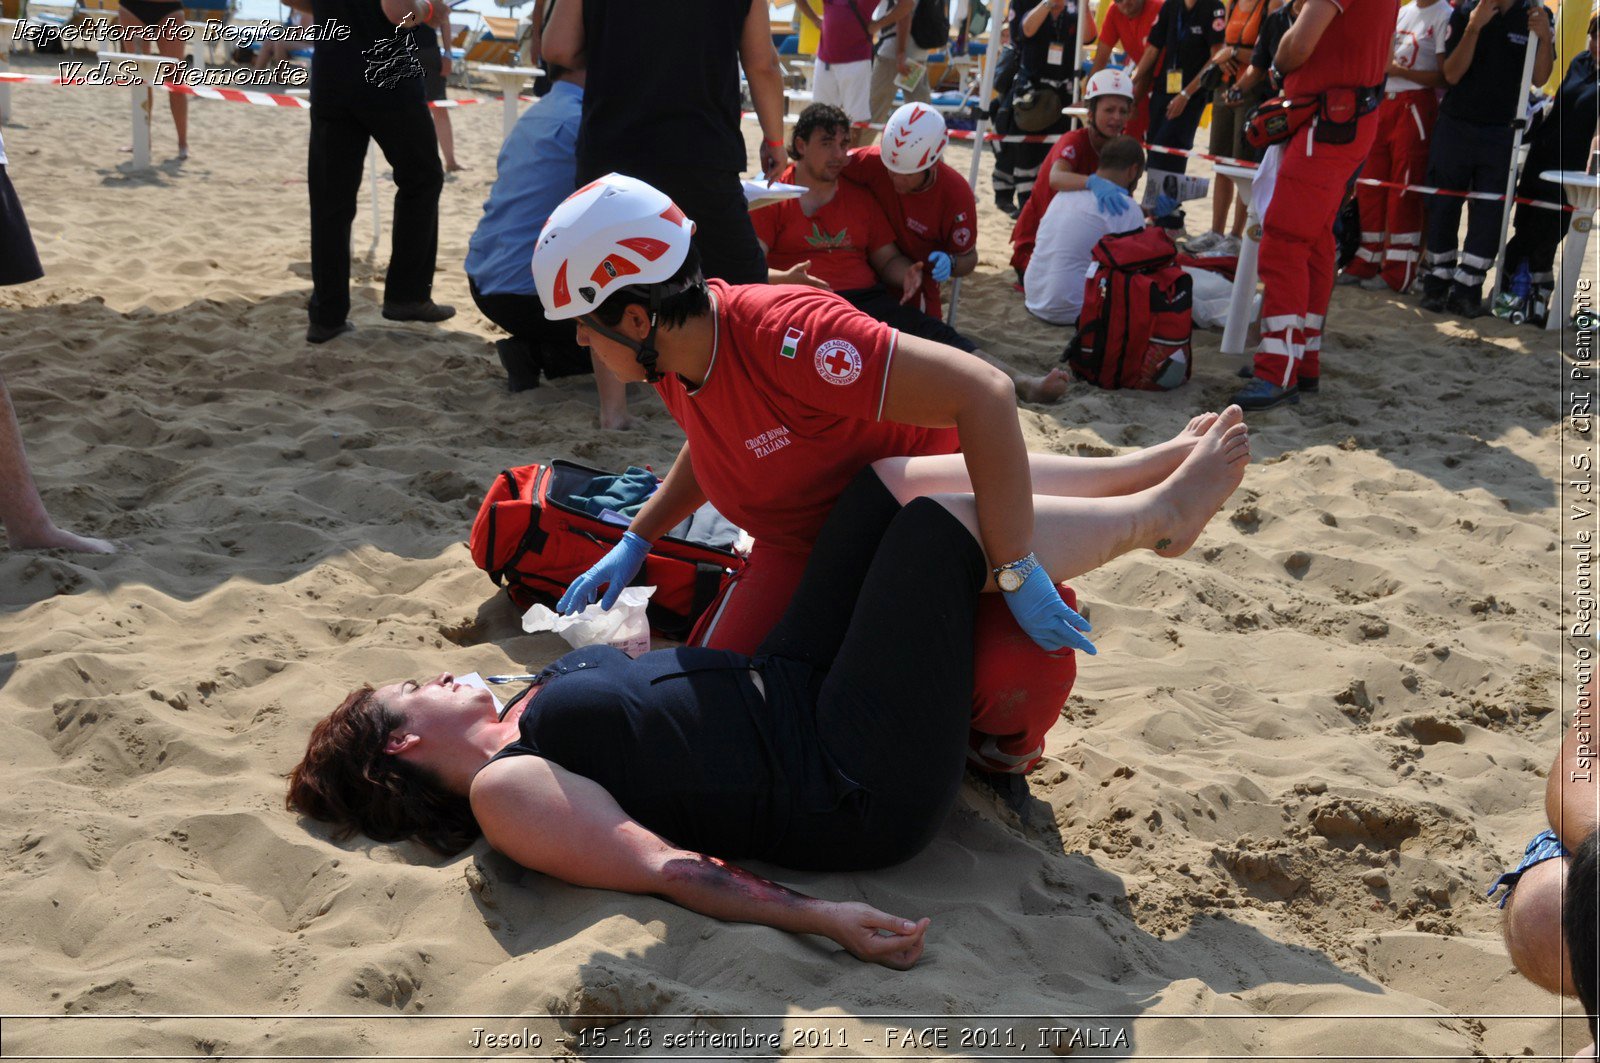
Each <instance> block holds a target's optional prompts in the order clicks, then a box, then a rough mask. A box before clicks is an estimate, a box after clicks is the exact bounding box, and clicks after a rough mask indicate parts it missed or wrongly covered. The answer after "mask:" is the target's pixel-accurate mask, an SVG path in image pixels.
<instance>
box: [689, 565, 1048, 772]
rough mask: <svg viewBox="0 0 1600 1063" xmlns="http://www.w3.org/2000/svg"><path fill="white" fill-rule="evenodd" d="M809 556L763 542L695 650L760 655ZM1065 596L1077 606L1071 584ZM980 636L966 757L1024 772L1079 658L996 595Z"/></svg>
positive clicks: (985, 602)
mask: <svg viewBox="0 0 1600 1063" xmlns="http://www.w3.org/2000/svg"><path fill="white" fill-rule="evenodd" d="M806 559H807V555H805V554H800V553H791V552H788V551H783V550H774V549H771V548H770V547H767V546H765V545H763V544H762V543H759V542H758V543H757V544H756V546H755V549H754V550H752V551H751V553H750V561H749V563H748V564H747V565H745V567H744V569H743V571H741V572H740V573H739V575H738V576H737V577H736V578H735V579H734V580H733V582H732V583H730V584H729V585H728V586H727V587H726V588H725V589H724V590H723V593H722V595H721V596H720V597H719V598H718V599H717V600H716V601H715V602H713V603H712V604H711V607H710V608H709V609H707V610H706V614H705V616H704V617H703V618H702V619H701V621H700V624H699V625H698V626H697V627H696V628H695V630H694V633H693V634H691V635H690V636H689V643H690V645H693V646H705V647H708V648H710V649H716V650H732V651H734V652H736V653H750V654H753V653H755V652H756V650H757V648H759V647H760V645H761V642H762V640H764V639H765V638H766V637H767V633H768V632H770V631H771V630H772V628H773V627H774V626H775V625H776V624H777V622H778V620H779V618H780V617H782V615H783V611H784V610H785V609H786V608H788V605H789V599H790V598H792V597H793V596H794V591H795V588H796V587H798V586H799V585H800V577H801V576H802V575H803V574H804V572H805V567H806ZM1061 596H1062V597H1063V598H1064V599H1066V602H1067V604H1068V605H1071V606H1074V607H1075V606H1076V605H1077V596H1076V595H1074V594H1073V593H1072V590H1071V588H1069V587H1067V586H1066V585H1065V584H1062V586H1061ZM975 634H976V645H975V646H974V648H973V665H974V668H973V685H974V690H973V699H972V730H971V732H970V734H969V735H968V737H967V759H968V760H969V761H970V762H971V763H972V764H973V765H974V766H975V767H978V768H982V769H983V770H985V771H1002V772H1016V773H1019V774H1020V773H1026V772H1027V771H1028V770H1029V769H1030V768H1032V767H1033V766H1034V765H1035V764H1037V763H1038V762H1039V758H1040V757H1042V756H1043V755H1044V736H1045V733H1046V732H1048V731H1049V730H1050V728H1051V727H1053V726H1055V723H1056V721H1057V720H1059V719H1060V718H1061V708H1062V706H1064V705H1065V704H1066V703H1067V695H1068V694H1070V693H1071V692H1072V684H1073V681H1074V680H1075V679H1076V678H1077V675H1078V662H1077V656H1076V655H1075V654H1074V653H1072V652H1071V651H1063V652H1062V653H1061V654H1059V655H1056V654H1049V653H1046V652H1045V651H1044V650H1042V649H1040V648H1039V646H1038V645H1037V644H1036V643H1035V642H1034V641H1033V640H1032V639H1031V638H1029V637H1028V635H1027V633H1026V632H1024V631H1023V630H1022V628H1021V627H1019V626H1018V625H1017V622H1016V620H1015V619H1014V618H1013V617H1012V615H1011V610H1010V609H1009V608H1007V606H1006V603H1005V602H1004V601H1003V600H1002V596H1001V595H998V594H985V595H983V596H982V598H981V600H980V601H979V602H978V623H977V629H976V633H975Z"/></svg>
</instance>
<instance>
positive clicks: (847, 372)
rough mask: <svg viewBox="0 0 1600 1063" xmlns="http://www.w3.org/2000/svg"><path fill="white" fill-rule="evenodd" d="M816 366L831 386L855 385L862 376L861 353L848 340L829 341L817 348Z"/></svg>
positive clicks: (818, 372) (820, 374) (819, 374)
mask: <svg viewBox="0 0 1600 1063" xmlns="http://www.w3.org/2000/svg"><path fill="white" fill-rule="evenodd" d="M816 366H817V375H818V376H820V377H821V378H822V379H824V380H826V381H827V382H828V383H830V384H839V385H841V386H842V385H845V384H853V383H855V381H856V378H858V377H859V376H861V352H860V351H858V350H856V349H855V346H854V345H853V344H851V343H850V342H849V341H848V340H829V341H828V342H826V343H824V344H822V345H820V346H819V347H817V356H816Z"/></svg>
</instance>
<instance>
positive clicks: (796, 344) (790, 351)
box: [778, 328, 805, 358]
mask: <svg viewBox="0 0 1600 1063" xmlns="http://www.w3.org/2000/svg"><path fill="white" fill-rule="evenodd" d="M804 337H805V332H804V331H803V330H801V329H797V328H792V329H790V330H789V331H788V332H785V333H784V334H783V346H782V347H779V348H778V353H779V354H781V355H783V356H784V357H785V358H793V357H794V356H795V353H796V352H797V351H799V350H800V341H801V340H802V339H803V338H804Z"/></svg>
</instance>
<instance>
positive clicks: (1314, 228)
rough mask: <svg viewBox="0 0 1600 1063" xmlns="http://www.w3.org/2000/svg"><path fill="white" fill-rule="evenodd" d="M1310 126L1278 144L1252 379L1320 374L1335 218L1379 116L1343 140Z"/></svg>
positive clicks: (1284, 382) (1285, 382)
mask: <svg viewBox="0 0 1600 1063" xmlns="http://www.w3.org/2000/svg"><path fill="white" fill-rule="evenodd" d="M1313 128H1314V124H1313V123H1307V124H1306V125H1305V126H1303V127H1301V129H1300V131H1299V132H1298V133H1296V134H1295V135H1294V139H1292V140H1290V141H1289V142H1288V143H1286V144H1284V145H1283V159H1282V162H1281V164H1280V165H1279V167H1278V183H1277V188H1276V191H1274V192H1273V195H1272V201H1271V202H1270V203H1268V204H1267V216H1266V217H1265V218H1264V219H1262V226H1261V228H1262V234H1261V271H1260V272H1261V283H1262V288H1263V292H1262V296H1261V346H1260V347H1259V348H1257V349H1256V360H1255V370H1256V376H1258V377H1260V378H1261V379H1263V380H1269V381H1271V382H1272V383H1274V384H1277V385H1278V386H1279V387H1288V386H1289V385H1290V384H1293V383H1295V382H1296V381H1297V380H1299V378H1300V375H1301V374H1304V375H1305V376H1308V377H1314V376H1318V375H1320V373H1321V367H1320V365H1319V363H1318V356H1319V355H1320V353H1321V351H1322V326H1323V321H1324V318H1325V316H1326V314H1327V313H1328V300H1329V299H1330V298H1332V296H1333V267H1334V256H1335V253H1336V250H1337V249H1336V247H1335V244H1334V239H1333V222H1334V219H1335V218H1337V217H1338V215H1339V206H1340V204H1341V203H1342V202H1343V201H1344V196H1345V191H1346V190H1347V189H1348V188H1349V187H1350V180H1351V178H1352V177H1354V176H1355V172H1356V167H1358V166H1360V165H1361V161H1362V160H1363V159H1365V158H1366V157H1367V153H1368V152H1369V151H1371V150H1372V142H1373V140H1374V138H1375V137H1376V136H1377V132H1378V121H1377V115H1376V114H1368V115H1365V116H1363V117H1362V118H1361V120H1360V121H1359V123H1358V124H1357V126H1356V135H1355V139H1354V140H1352V141H1351V142H1350V143H1348V144H1321V143H1317V142H1316V141H1314V140H1313V139H1312V138H1311V132H1312V129H1313Z"/></svg>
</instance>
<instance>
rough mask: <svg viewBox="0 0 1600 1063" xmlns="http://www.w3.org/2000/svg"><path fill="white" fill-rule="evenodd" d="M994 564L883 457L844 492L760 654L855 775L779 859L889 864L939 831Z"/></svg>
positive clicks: (960, 749)
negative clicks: (807, 703) (809, 706)
mask: <svg viewBox="0 0 1600 1063" xmlns="http://www.w3.org/2000/svg"><path fill="white" fill-rule="evenodd" d="M985 570H986V562H985V561H984V555H983V550H982V548H981V547H979V545H978V543H977V541H976V540H974V539H973V537H972V534H971V533H970V532H969V531H967V529H966V527H965V526H964V525H963V524H962V523H961V522H960V521H959V520H957V519H956V518H955V517H954V516H953V515H952V514H951V513H950V512H949V511H948V510H946V509H945V508H944V507H943V506H941V505H939V504H938V503H937V502H934V501H932V500H930V499H926V498H918V499H914V500H913V501H912V502H911V503H910V504H909V505H907V506H905V507H903V508H902V507H901V505H900V504H899V502H897V501H896V500H895V498H894V495H892V494H891V493H890V492H889V490H888V489H887V488H886V487H884V485H883V481H881V480H880V479H878V476H877V474H876V473H874V472H873V471H872V469H871V468H868V469H865V470H863V471H862V472H861V474H860V475H858V476H857V477H856V478H855V479H854V480H853V481H852V482H851V484H850V486H849V487H847V488H846V489H845V491H844V493H843V494H842V495H840V497H839V501H838V502H837V503H836V504H835V505H834V508H833V512H832V514H831V515H830V516H829V517H828V520H827V523H826V524H824V525H823V528H822V533H821V534H820V536H819V537H818V538H817V543H816V545H815V546H814V547H813V548H812V551H811V560H810V561H809V563H808V564H807V566H806V573H805V577H804V579H802V580H801V583H800V589H799V590H798V591H797V592H796V594H795V597H794V600H793V601H792V602H791V603H790V604H789V609H788V611H787V612H785V613H784V615H783V619H782V620H780V621H779V622H778V626H777V627H775V628H774V629H773V630H772V633H771V634H770V635H768V636H767V639H766V641H765V642H763V643H762V645H761V649H760V651H759V652H758V654H757V661H758V662H760V664H761V667H762V672H763V675H766V676H768V677H769V684H768V696H769V698H777V697H799V698H805V699H809V698H812V697H814V698H815V712H814V713H813V714H810V715H812V717H813V718H814V719H815V721H816V738H817V741H818V742H819V743H820V745H821V747H822V752H823V754H824V755H825V756H826V758H827V759H828V760H830V761H831V762H832V765H833V766H834V767H835V768H837V769H838V771H839V772H840V773H842V774H843V775H844V776H845V777H846V778H847V779H848V780H849V781H850V782H852V783H854V784H855V787H856V788H855V789H854V790H852V791H849V792H847V793H845V794H843V795H841V798H840V800H839V803H838V805H837V807H835V808H833V809H831V810H826V811H814V810H806V809H802V808H798V807H797V808H796V809H795V811H794V814H793V817H792V819H791V822H790V829H789V831H788V833H787V835H786V837H785V838H784V839H783V841H782V842H781V843H780V844H779V845H778V846H777V847H776V849H775V851H773V852H772V853H771V855H770V859H772V860H774V861H775V862H777V863H781V864H783V865H785V866H788V867H797V868H828V867H852V868H867V867H881V866H884V865H887V864H893V863H898V862H900V861H902V860H906V859H908V858H910V857H911V856H913V855H915V854H916V853H917V852H919V851H920V850H921V849H922V848H923V847H924V846H926V845H927V844H928V842H929V841H930V840H932V838H933V835H934V834H935V833H936V832H937V831H938V829H939V826H940V824H942V823H943V821H944V818H945V816H946V815H947V814H948V813H949V811H950V807H951V806H952V805H953V804H954V803H955V798H956V792H957V790H958V789H959V787H960V784H961V773H962V768H963V765H964V764H965V762H966V750H967V731H968V724H969V721H970V720H971V716H972V644H973V624H974V618H975V617H976V615H977V609H978V593H979V591H981V590H982V588H983V582H984V579H985V577H986V575H987V573H986V571H985ZM771 680H777V682H772V681H771Z"/></svg>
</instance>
